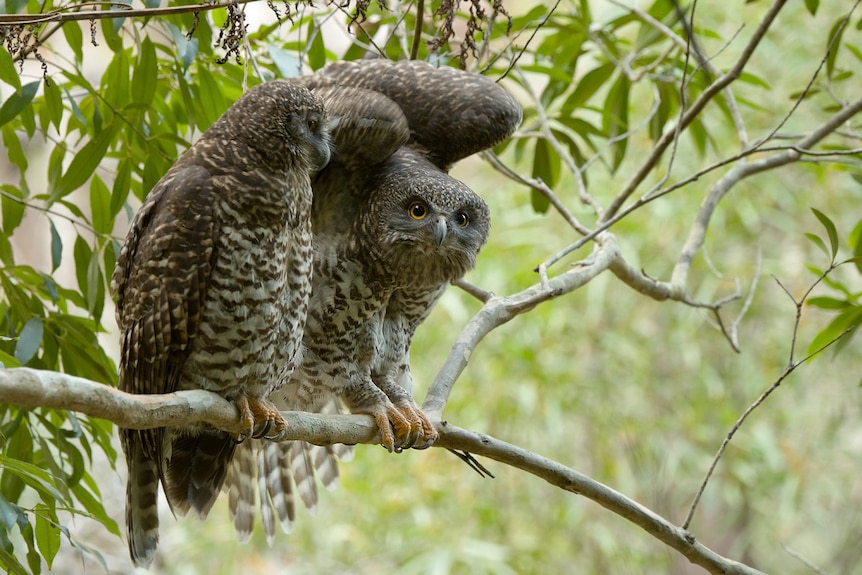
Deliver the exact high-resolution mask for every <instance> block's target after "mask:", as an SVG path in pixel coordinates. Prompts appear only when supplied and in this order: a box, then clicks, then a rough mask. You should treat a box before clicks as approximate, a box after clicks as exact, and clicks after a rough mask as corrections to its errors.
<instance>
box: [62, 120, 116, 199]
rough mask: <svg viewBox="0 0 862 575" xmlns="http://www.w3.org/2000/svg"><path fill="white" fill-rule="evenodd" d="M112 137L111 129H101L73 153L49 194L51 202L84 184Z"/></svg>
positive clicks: (97, 164)
mask: <svg viewBox="0 0 862 575" xmlns="http://www.w3.org/2000/svg"><path fill="white" fill-rule="evenodd" d="M112 138H113V134H112V133H111V130H102V131H101V132H100V133H99V135H98V136H97V137H96V139H95V140H90V141H89V142H87V143H86V144H85V145H84V147H83V148H81V150H80V151H79V152H78V153H77V154H75V158H74V159H73V160H72V163H71V164H69V168H68V169H67V170H66V173H65V174H63V175H62V176H61V177H60V181H59V182H58V184H57V187H56V189H55V190H54V192H53V193H52V194H51V201H52V202H54V201H56V200H58V199H60V198H62V197H65V196H67V195H69V194H70V193H72V192H74V191H75V190H77V189H78V188H80V187H81V186H83V185H84V183H85V182H86V181H87V180H88V179H89V178H90V176H91V175H93V172H94V171H95V170H96V168H97V167H98V166H99V162H101V161H102V158H103V157H104V156H105V152H107V151H108V146H109V145H110V143H111V139H112Z"/></svg>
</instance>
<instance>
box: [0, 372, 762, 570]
mask: <svg viewBox="0 0 862 575" xmlns="http://www.w3.org/2000/svg"><path fill="white" fill-rule="evenodd" d="M0 401H2V402H3V403H10V404H15V405H20V406H23V407H51V408H57V409H70V410H73V411H80V412H81V413H85V414H87V415H90V416H93V417H99V418H102V419H108V420H110V421H112V422H114V423H116V424H117V425H119V426H122V427H130V428H135V429H149V428H153V427H162V426H167V425H177V424H186V423H189V422H191V421H197V422H207V423H209V424H211V425H214V426H215V427H218V428H220V429H223V430H225V431H229V432H236V431H239V424H238V416H237V412H236V409H235V408H234V406H233V405H232V404H231V403H230V402H228V401H226V400H224V399H222V398H221V397H219V396H218V395H216V394H214V393H210V392H206V391H182V392H177V393H172V394H167V395H150V396H141V395H131V394H128V393H124V392H122V391H118V390H116V389H114V388H112V387H109V386H106V385H102V384H98V383H95V382H92V381H89V380H86V379H82V378H79V377H73V376H68V375H65V374H61V373H54V372H47V371H39V370H34V369H28V368H17V369H0ZM285 417H286V419H287V421H288V437H287V438H285V439H301V440H304V441H310V442H312V443H316V444H319V445H328V444H331V443H374V442H376V441H377V440H376V435H377V431H376V426H375V424H374V423H373V421H372V419H371V418H370V417H368V416H360V415H351V416H326V415H321V414H314V413H302V412H285ZM437 428H438V431H439V432H440V437H439V439H438V440H437V442H436V443H435V447H444V448H448V449H457V450H463V451H467V452H470V453H473V454H477V455H484V456H486V457H489V458H491V459H494V460H496V461H499V462H501V463H505V464H507V465H511V466H512V467H516V468H518V469H522V470H524V471H527V472H529V473H532V474H533V475H536V476H537V477H541V478H542V479H544V480H545V481H547V482H549V483H550V484H552V485H555V486H557V487H560V488H561V489H565V490H566V491H569V492H572V493H576V494H580V495H584V496H585V497H587V498H589V499H592V500H593V501H595V502H597V503H598V504H599V505H601V506H603V507H605V508H606V509H608V510H610V511H612V512H613V513H616V514H617V515H619V516H621V517H623V518H625V519H627V520H629V521H631V522H632V523H634V524H635V525H638V526H639V527H641V528H642V529H644V530H645V531H646V532H647V533H649V534H651V535H653V536H654V537H656V538H657V539H659V540H660V541H662V542H663V543H665V544H667V545H669V546H670V547H672V548H674V549H676V550H678V551H679V552H680V553H682V555H683V556H685V557H686V558H688V559H689V561H691V562H692V563H694V564H696V565H701V566H703V567H704V568H706V569H707V570H708V571H709V572H710V573H715V574H739V575H757V574H758V573H760V572H759V571H756V570H754V569H752V568H749V567H746V566H744V565H741V564H739V563H737V562H735V561H732V560H729V559H726V558H724V557H722V556H720V555H718V554H717V553H715V552H714V551H712V550H710V549H708V548H707V547H705V546H703V545H702V544H700V543H699V542H698V541H697V540H695V538H694V537H693V536H692V535H691V534H689V533H688V532H687V531H685V530H683V529H681V528H680V527H677V526H675V525H673V524H672V523H670V522H669V521H667V520H666V519H664V518H663V517H661V516H660V515H657V514H656V513H654V512H652V511H650V510H649V509H647V508H646V507H644V506H642V505H640V504H639V503H637V502H635V501H632V500H631V499H628V498H627V497H625V496H624V495H623V494H621V493H619V492H617V491H614V490H613V489H611V488H610V487H608V486H606V485H603V484H601V483H599V482H597V481H594V480H593V479H590V478H589V477H587V476H586V475H583V474H581V473H578V472H577V471H575V470H573V469H569V468H568V467H565V466H564V465H561V464H560V463H557V462H555V461H552V460H550V459H546V458H544V457H542V456H540V455H536V454H534V453H531V452H529V451H527V450H525V449H523V448H520V447H517V446H514V445H511V444H508V443H506V442H503V441H499V440H497V439H494V438H492V437H489V436H487V435H483V434H480V433H474V432H471V431H467V430H464V429H459V428H457V427H455V426H453V425H448V424H447V423H445V422H440V423H439V424H438V425H437Z"/></svg>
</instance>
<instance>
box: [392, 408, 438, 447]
mask: <svg viewBox="0 0 862 575" xmlns="http://www.w3.org/2000/svg"><path fill="white" fill-rule="evenodd" d="M411 403H412V402H411ZM397 410H398V412H399V413H400V414H401V416H402V417H403V418H404V420H405V421H406V422H407V424H408V427H407V428H406V429H405V430H403V432H402V433H398V434H397V435H398V437H399V438H401V441H400V442H399V446H400V447H401V448H403V449H428V448H429V447H431V446H432V445H433V444H434V442H435V441H436V440H437V430H436V429H434V425H433V424H432V423H431V420H430V419H428V416H427V415H425V413H424V412H423V411H422V410H421V409H419V408H418V407H416V406H415V405H412V404H404V405H400V406H398V408H397ZM397 432H398V429H397V428H396V433H397Z"/></svg>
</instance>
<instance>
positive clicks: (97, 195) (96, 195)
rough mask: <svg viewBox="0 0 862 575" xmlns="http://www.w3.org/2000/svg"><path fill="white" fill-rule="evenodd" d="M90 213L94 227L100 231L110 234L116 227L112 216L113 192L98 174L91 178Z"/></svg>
mask: <svg viewBox="0 0 862 575" xmlns="http://www.w3.org/2000/svg"><path fill="white" fill-rule="evenodd" d="M90 214H91V216H92V223H93V228H94V229H95V230H96V231H97V232H100V233H103V234H110V233H111V232H112V231H113V229H114V218H113V217H112V216H111V192H110V190H108V186H106V185H105V182H103V181H102V178H100V177H99V176H97V175H93V178H92V179H91V180H90Z"/></svg>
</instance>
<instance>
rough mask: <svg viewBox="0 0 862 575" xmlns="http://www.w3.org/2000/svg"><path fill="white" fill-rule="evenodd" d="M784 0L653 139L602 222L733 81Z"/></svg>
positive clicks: (618, 206) (767, 14)
mask: <svg viewBox="0 0 862 575" xmlns="http://www.w3.org/2000/svg"><path fill="white" fill-rule="evenodd" d="M786 2H787V0H776V1H775V3H774V4H773V5H772V6H771V7H770V8H769V11H768V12H767V13H766V16H764V18H763V20H761V22H760V24H759V25H758V27H757V30H755V32H754V35H753V36H752V37H751V39H750V40H749V42H748V45H747V46H746V47H745V49H744V50H743V52H742V55H741V56H740V57H739V60H737V61H736V64H734V66H733V68H731V69H730V70H729V71H728V72H727V74H725V75H723V76H720V77H719V78H717V79H716V80H715V82H713V83H712V84H710V85H709V86H708V87H707V88H706V89H705V90H704V91H703V92H701V94H700V96H698V98H697V99H696V100H695V101H694V102H692V104H691V107H690V108H689V109H688V110H686V111H685V113H684V114H683V115H682V118H680V120H679V124H678V126H676V127H675V128H674V129H672V130H668V131H667V132H665V133H664V135H662V137H661V138H659V139H658V141H656V143H655V145H654V146H653V149H652V153H650V155H649V157H648V158H647V159H646V160H645V161H644V163H643V164H642V165H641V167H640V168H639V169H638V170H637V172H635V175H634V176H632V179H631V180H629V183H628V184H626V187H625V188H623V190H622V191H621V192H620V193H619V194H618V195H617V196H616V197H615V198H614V200H613V201H612V202H611V204H610V205H609V206H608V209H607V210H606V211H605V213H604V216H603V218H602V219H603V221H607V220H609V219H611V218H613V217H614V215H616V213H617V212H618V211H619V210H620V208H622V206H623V204H624V203H625V201H626V200H627V199H628V198H629V196H631V195H632V194H633V193H634V191H635V190H636V189H637V187H638V186H639V185H640V184H641V182H643V181H644V179H645V178H646V177H647V175H648V174H649V173H650V172H651V171H652V170H653V168H655V166H656V165H657V164H658V162H659V160H660V159H661V157H662V155H664V152H665V150H667V147H668V146H670V145H671V144H672V143H673V142H674V140H675V138H676V134H677V132H678V131H679V129H681V128H685V127H687V126H688V125H689V124H690V123H691V122H692V121H693V120H694V119H695V118H697V116H698V115H699V114H700V112H701V111H702V110H703V109H704V108H705V107H706V105H707V104H708V103H709V102H710V101H711V100H712V99H713V98H714V97H715V96H716V95H717V94H718V93H719V92H721V91H722V90H724V88H725V87H727V86H728V85H730V84H731V83H732V82H733V81H734V80H736V79H737V78H738V77H739V75H740V74H742V71H743V70H744V69H745V66H746V65H747V64H748V60H749V59H750V58H751V56H752V55H753V54H754V51H755V50H756V49H757V47H758V45H760V42H761V41H762V40H763V38H764V36H766V32H767V31H768V30H769V27H770V26H771V25H772V23H773V21H775V18H776V17H778V13H779V12H780V11H781V9H782V8H783V7H784V4H785V3H786Z"/></svg>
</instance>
